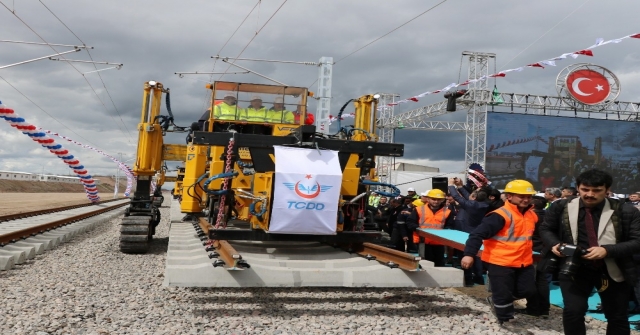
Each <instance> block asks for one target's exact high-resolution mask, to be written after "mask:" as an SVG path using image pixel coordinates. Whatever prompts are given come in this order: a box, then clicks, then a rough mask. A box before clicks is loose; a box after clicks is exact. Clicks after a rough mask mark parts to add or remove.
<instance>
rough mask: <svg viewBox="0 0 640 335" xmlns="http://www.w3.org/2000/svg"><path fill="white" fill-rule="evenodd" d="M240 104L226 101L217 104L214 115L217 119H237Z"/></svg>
mask: <svg viewBox="0 0 640 335" xmlns="http://www.w3.org/2000/svg"><path fill="white" fill-rule="evenodd" d="M237 112H238V106H236V105H233V106H229V105H227V104H226V103H224V102H223V103H221V104H219V105H215V108H214V109H213V117H214V118H215V119H217V120H236V119H237V115H236V114H237Z"/></svg>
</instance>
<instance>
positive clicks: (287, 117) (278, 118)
mask: <svg viewBox="0 0 640 335" xmlns="http://www.w3.org/2000/svg"><path fill="white" fill-rule="evenodd" d="M267 121H268V122H271V123H294V121H295V117H294V116H293V113H291V112H290V111H288V110H281V111H277V110H275V109H273V108H271V109H269V112H268V113H267Z"/></svg>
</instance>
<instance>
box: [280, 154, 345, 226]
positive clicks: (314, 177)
mask: <svg viewBox="0 0 640 335" xmlns="http://www.w3.org/2000/svg"><path fill="white" fill-rule="evenodd" d="M274 150H275V157H276V176H275V181H274V182H275V187H274V195H273V210H272V212H271V222H270V224H269V232H270V233H283V234H316V235H332V234H335V233H336V222H337V217H338V201H339V199H340V186H341V184H342V169H340V161H339V160H338V152H337V151H332V150H317V149H302V148H289V147H280V146H276V147H274Z"/></svg>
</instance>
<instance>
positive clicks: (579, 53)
mask: <svg viewBox="0 0 640 335" xmlns="http://www.w3.org/2000/svg"><path fill="white" fill-rule="evenodd" d="M627 38H640V33H638V34H632V35H627V36H624V37H620V38H615V39H611V40H608V41H605V40H604V39H603V38H598V39H596V43H595V44H594V45H592V46H590V47H588V48H586V49H581V50H578V51H574V52H568V53H564V54H562V55H560V56H557V57H553V58H549V59H545V60H542V61H538V62H535V63H531V64H529V65H525V66H521V67H517V68H513V69H508V70H502V71H499V72H498V73H493V74H490V75H488V76H482V77H480V78H477V79H469V80H465V81H464V82H462V83H459V84H457V83H453V84H450V85H448V86H446V87H444V88H442V89H440V90H435V91H427V92H424V93H420V94H418V95H414V96H412V97H409V98H406V99H402V100H398V101H395V102H393V103H390V104H387V105H385V106H396V105H399V104H404V103H407V102H410V101H413V102H418V101H419V99H418V98H422V97H424V96H427V95H430V94H436V93H440V92H446V91H449V90H451V89H453V88H456V87H459V86H466V85H469V84H471V83H476V82H479V81H484V80H486V79H488V78H503V77H505V76H506V74H507V73H509V72H521V71H522V70H524V68H525V67H530V68H541V69H544V67H545V66H556V61H559V60H563V59H566V58H567V57H571V58H573V59H576V58H578V56H589V57H593V51H591V50H592V49H595V48H597V47H601V46H603V45H607V44H610V43H620V42H622V41H623V40H625V39H627ZM385 106H379V107H378V110H380V109H382V108H384V107H385Z"/></svg>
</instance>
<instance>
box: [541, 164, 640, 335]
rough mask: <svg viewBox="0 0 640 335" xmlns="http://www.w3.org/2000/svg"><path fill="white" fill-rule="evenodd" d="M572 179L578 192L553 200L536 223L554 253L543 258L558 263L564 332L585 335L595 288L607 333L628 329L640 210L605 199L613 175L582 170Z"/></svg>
mask: <svg viewBox="0 0 640 335" xmlns="http://www.w3.org/2000/svg"><path fill="white" fill-rule="evenodd" d="M576 183H577V185H578V191H579V192H580V196H579V197H569V198H567V199H563V200H561V201H558V202H556V203H555V204H554V205H553V206H551V207H550V208H549V210H548V211H547V213H546V214H545V220H544V223H543V224H542V226H540V237H541V238H542V240H543V242H544V244H545V245H549V246H553V247H552V248H551V251H552V253H553V255H555V257H551V258H549V259H547V260H546V262H547V263H548V264H549V263H551V264H554V263H557V268H559V275H558V279H559V282H560V290H561V291H562V298H563V301H564V310H563V312H562V315H563V318H562V323H563V327H564V332H565V334H586V328H585V323H584V322H585V321H584V316H585V314H586V312H587V308H588V306H587V300H588V299H589V295H590V294H591V292H592V290H593V288H594V287H595V288H596V289H598V294H599V295H600V299H601V300H602V309H603V311H604V315H605V317H606V318H607V321H608V324H607V334H608V335H613V334H615V335H621V334H629V333H630V329H629V321H628V319H627V308H628V301H629V294H630V290H631V286H632V285H633V284H634V283H635V280H636V276H637V274H636V268H635V265H634V262H633V258H632V256H633V254H634V253H638V252H640V213H639V212H638V210H637V209H636V208H634V207H633V206H632V205H630V204H623V203H621V202H620V201H618V200H616V199H607V192H608V191H609V189H610V187H611V184H612V183H613V178H612V177H611V175H609V174H608V173H606V172H604V171H601V170H596V169H592V170H587V171H585V172H583V173H581V174H580V175H579V176H578V178H576ZM549 255H550V256H552V255H551V254H549ZM553 267H554V266H553V265H552V266H551V268H552V269H553ZM547 268H549V266H548V267H547Z"/></svg>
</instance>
